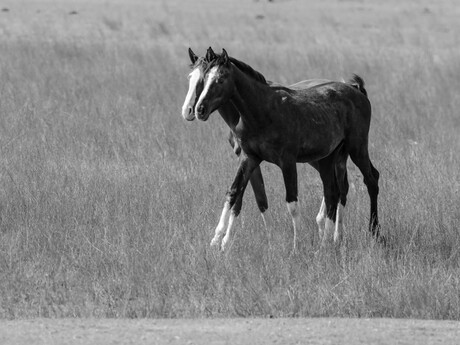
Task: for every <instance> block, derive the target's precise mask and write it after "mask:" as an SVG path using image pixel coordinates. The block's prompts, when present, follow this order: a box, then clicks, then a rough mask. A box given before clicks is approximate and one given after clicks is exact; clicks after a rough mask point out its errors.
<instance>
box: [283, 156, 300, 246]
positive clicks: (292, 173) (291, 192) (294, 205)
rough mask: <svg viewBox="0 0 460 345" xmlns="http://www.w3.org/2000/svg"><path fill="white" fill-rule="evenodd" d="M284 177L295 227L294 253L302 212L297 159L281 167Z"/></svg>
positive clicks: (290, 212) (287, 202) (288, 206)
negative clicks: (299, 200) (299, 201)
mask: <svg viewBox="0 0 460 345" xmlns="http://www.w3.org/2000/svg"><path fill="white" fill-rule="evenodd" d="M281 170H282V173H283V179H284V186H285V187H286V204H287V208H288V211H289V214H290V215H291V218H292V225H293V227H294V250H293V251H294V253H295V252H296V243H297V230H298V229H300V213H299V205H298V199H297V192H298V186H297V166H296V161H295V160H292V161H289V162H285V163H283V165H282V167H281Z"/></svg>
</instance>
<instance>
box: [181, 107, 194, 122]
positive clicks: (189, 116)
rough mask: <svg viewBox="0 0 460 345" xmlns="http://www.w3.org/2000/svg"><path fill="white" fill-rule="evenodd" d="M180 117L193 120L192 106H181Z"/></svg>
mask: <svg viewBox="0 0 460 345" xmlns="http://www.w3.org/2000/svg"><path fill="white" fill-rule="evenodd" d="M182 117H183V118H184V119H186V120H187V121H193V120H195V114H194V113H193V107H191V106H188V107H186V108H182Z"/></svg>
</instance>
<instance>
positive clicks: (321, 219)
mask: <svg viewBox="0 0 460 345" xmlns="http://www.w3.org/2000/svg"><path fill="white" fill-rule="evenodd" d="M316 224H318V233H319V239H320V241H321V240H322V238H323V235H324V227H325V226H326V201H325V199H324V196H323V200H322V201H321V206H320V208H319V211H318V214H317V216H316Z"/></svg>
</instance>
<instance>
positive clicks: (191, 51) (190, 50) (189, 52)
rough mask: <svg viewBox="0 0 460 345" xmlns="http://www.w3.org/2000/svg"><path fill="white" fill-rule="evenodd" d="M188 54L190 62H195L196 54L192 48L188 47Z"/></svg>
mask: <svg viewBox="0 0 460 345" xmlns="http://www.w3.org/2000/svg"><path fill="white" fill-rule="evenodd" d="M188 56H189V57H190V61H192V63H195V62H196V60H198V56H196V55H195V53H194V52H193V50H192V48H188Z"/></svg>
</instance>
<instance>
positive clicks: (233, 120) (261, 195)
mask: <svg viewBox="0 0 460 345" xmlns="http://www.w3.org/2000/svg"><path fill="white" fill-rule="evenodd" d="M188 52H189V56H190V60H191V62H192V64H191V68H192V72H191V73H190V74H189V80H190V82H189V91H188V93H187V96H186V99H185V102H184V105H183V106H182V116H183V117H184V119H186V120H188V121H193V120H194V119H195V117H194V114H193V108H194V106H195V104H196V101H197V100H198V97H199V95H200V94H201V92H202V90H203V80H202V78H199V77H198V78H196V76H197V75H202V71H203V69H204V68H205V65H206V64H208V63H209V62H210V61H212V60H214V59H215V58H216V57H217V55H216V54H215V53H214V52H213V50H212V48H211V47H210V48H209V49H208V51H207V53H206V56H205V57H200V58H199V57H198V56H196V55H195V53H193V51H192V50H191V49H190V48H189V51H188ZM230 60H231V61H234V63H236V64H240V65H244V63H243V62H241V61H239V60H237V59H235V58H232V57H230ZM247 67H249V66H247ZM254 75H255V76H258V77H259V78H261V80H262V78H263V77H262V76H261V74H260V73H259V72H256V71H254ZM327 82H330V81H329V80H326V79H311V80H304V81H301V82H298V83H296V84H293V85H291V86H290V87H292V88H305V87H311V86H315V85H319V84H323V83H327ZM267 84H268V85H270V86H276V85H279V84H276V83H274V82H271V81H267ZM218 112H219V113H220V114H221V116H222V118H223V119H224V121H225V122H226V123H227V124H228V126H229V127H230V133H229V137H228V139H229V142H230V145H231V146H232V148H233V150H234V152H235V153H236V154H237V156H239V155H240V153H241V148H240V146H239V145H238V141H237V140H236V138H235V135H234V133H233V131H234V130H235V126H236V125H237V124H238V122H239V119H240V117H239V113H238V111H237V110H236V109H235V108H234V107H233V106H232V105H231V104H230V103H227V104H226V105H225V106H222V107H221V108H219V109H218ZM346 160H347V157H345V159H343V161H342V164H335V163H333V161H331V162H330V164H335V167H336V176H339V177H341V178H339V179H338V180H340V186H341V188H339V189H337V192H338V191H339V190H340V189H341V190H342V194H341V195H340V202H341V204H342V206H343V207H344V206H345V204H346V195H347V193H348V179H347V170H346ZM324 161H326V160H324ZM309 164H310V165H311V166H313V167H314V168H315V169H316V170H317V171H319V163H318V162H310V163H309ZM322 164H324V162H323V163H322ZM250 182H251V184H252V187H253V190H254V194H255V197H256V202H257V204H258V207H259V210H260V211H261V215H262V219H263V221H264V225H265V228H266V229H267V223H266V221H265V217H264V212H265V210H266V209H267V207H268V201H267V197H266V193H265V188H264V183H263V177H262V174H261V172H260V167H257V168H255V170H254V172H253V173H252V175H251V177H250ZM323 182H324V181H323ZM240 200H242V199H240ZM235 208H238V209H240V208H241V205H238V206H235ZM337 218H338V219H339V220H341V219H342V217H341V214H340V213H339V214H338V215H337ZM325 220H326V207H325V200H324V197H323V199H322V203H321V207H320V211H319V212H318V215H317V216H316V222H317V224H318V231H319V237H320V238H322V234H323V229H324V227H325ZM293 224H294V241H293V243H294V246H293V250H294V252H295V251H296V234H297V231H296V219H295V218H293ZM341 235H342V222H341V221H339V222H337V225H336V232H335V233H334V236H335V238H337V237H339V236H341Z"/></svg>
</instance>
